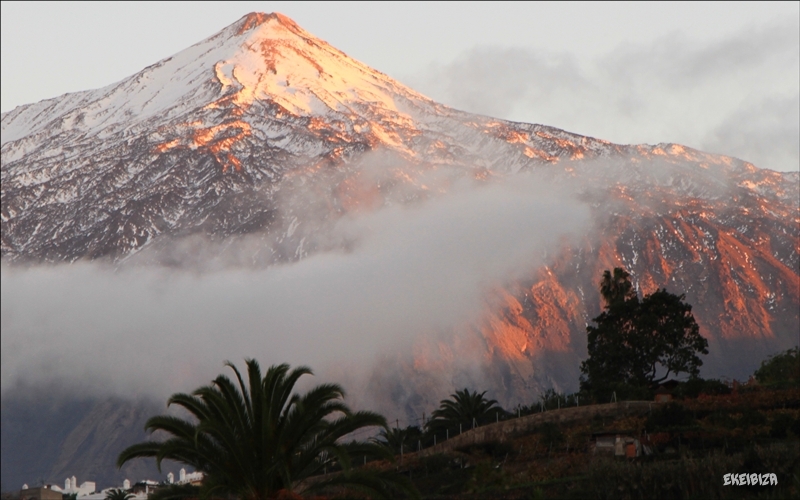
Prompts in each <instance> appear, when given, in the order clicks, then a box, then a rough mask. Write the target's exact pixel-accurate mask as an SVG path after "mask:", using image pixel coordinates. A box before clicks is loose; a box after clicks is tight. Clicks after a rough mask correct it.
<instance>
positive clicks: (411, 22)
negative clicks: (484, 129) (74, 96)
mask: <svg viewBox="0 0 800 500" xmlns="http://www.w3.org/2000/svg"><path fill="white" fill-rule="evenodd" d="M253 11H262V12H274V11H277V12H281V13H283V14H286V15H288V16H289V17H291V18H292V19H294V20H295V21H296V22H297V23H298V24H299V25H300V26H302V27H303V28H304V29H306V30H307V31H309V32H311V33H312V34H314V35H316V36H318V37H319V38H322V39H323V40H326V41H327V42H329V43H330V44H332V45H333V46H335V47H337V48H339V49H341V50H343V51H344V52H346V53H347V54H348V55H350V56H351V57H354V58H356V59H359V60H361V61H363V62H365V63H367V64H369V65H370V66H372V67H374V68H375V69H378V70H380V71H382V72H384V73H387V74H388V75H390V76H392V77H394V78H397V79H398V80H400V81H401V82H403V83H406V84H408V85H410V86H411V87H413V88H415V89H416V90H418V91H420V92H422V93H424V94H427V95H428V96H430V97H431V98H433V99H436V100H438V101H440V102H443V103H445V104H449V105H451V106H454V107H457V108H460V109H464V110H466V111H472V112H477V113H483V114H488V115H492V116H496V117H499V118H506V119H511V120H516V121H524V122H531V123H544V124H547V125H552V126H556V127H560V128H563V129H566V130H569V131H571V132H576V133H581V134H585V135H589V136H593V137H599V138H602V139H606V140H610V141H613V142H617V143H650V144H655V143H659V142H678V143H682V144H685V145H688V146H691V147H695V148H698V149H703V150H706V151H710V152H714V153H722V154H728V155H732V156H737V157H739V158H742V159H744V160H747V161H751V162H753V163H755V164H756V165H758V166H760V167H764V168H772V169H775V170H784V171H789V170H798V169H799V168H800V166H799V165H800V160H799V159H798V157H799V153H798V150H800V125H798V124H799V123H800V99H799V97H798V96H799V95H800V76H798V75H800V21H799V20H800V3H798V2H783V3H780V2H775V3H764V2H762V3H719V2H712V3H700V2H693V3H652V2H651V3H639V4H629V3H522V2H514V3H501V2H494V3H491V4H490V3H428V2H425V3H405V2H404V3H361V2H358V3H332V2H326V3H295V2H224V3H202V2H197V3H184V2H180V3H168V2H158V3H96V2H90V3H66V2H59V3H33V2H19V3H13V2H2V16H1V17H0V20H1V21H2V30H1V31H0V34H1V35H2V58H1V61H2V86H0V89H2V103H1V104H2V110H3V111H8V110H10V109H13V108H14V107H15V106H18V105H21V104H26V103H30V102H36V101H39V100H41V99H46V98H51V97H55V96H58V95H61V94H64V93H66V92H74V91H79V90H86V89H91V88H97V87H101V86H104V85H108V84H110V83H113V82H115V81H118V80H121V79H123V78H125V77H127V76H129V75H131V74H134V73H136V72H138V71H140V70H141V69H143V68H144V67H145V66H148V65H150V64H153V63H155V62H157V61H158V60H160V59H163V58H165V57H168V56H170V55H172V54H174V53H176V52H178V51H180V50H182V49H184V48H186V47H188V46H190V45H192V44H194V43H196V42H198V41H200V40H202V39H203V38H206V37H208V36H210V35H212V34H214V33H215V32H217V31H219V30H221V29H222V28H224V27H225V26H227V25H229V24H231V23H233V22H235V21H236V20H237V19H239V18H240V17H242V16H243V15H245V14H247V13H248V12H253Z"/></svg>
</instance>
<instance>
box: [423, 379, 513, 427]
mask: <svg viewBox="0 0 800 500" xmlns="http://www.w3.org/2000/svg"><path fill="white" fill-rule="evenodd" d="M485 394H486V391H483V392H481V393H478V391H475V392H470V391H469V389H467V388H464V390H463V391H456V392H455V394H451V395H450V397H451V398H452V399H444V400H442V401H441V402H440V404H439V408H438V409H437V410H434V411H433V413H432V414H431V417H432V419H431V420H430V421H429V422H428V423H427V426H428V429H429V430H431V431H434V432H435V431H437V430H444V429H456V428H458V427H459V424H461V427H462V429H463V430H466V429H471V428H472V425H473V423H474V422H477V423H479V424H480V423H484V422H486V421H489V420H494V418H492V417H494V416H495V413H500V412H503V410H502V408H500V407H499V406H497V401H495V400H494V399H486V397H484V395H485Z"/></svg>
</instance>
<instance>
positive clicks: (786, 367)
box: [755, 347, 800, 389]
mask: <svg viewBox="0 0 800 500" xmlns="http://www.w3.org/2000/svg"><path fill="white" fill-rule="evenodd" d="M755 377H756V380H758V382H759V383H760V384H762V385H765V386H767V387H774V388H778V389H784V388H787V389H788V388H790V387H797V386H799V385H800V348H798V347H793V348H792V349H788V350H786V351H784V352H781V353H779V354H776V355H774V356H770V357H769V359H766V360H764V361H762V362H761V367H760V368H759V369H758V370H756V372H755Z"/></svg>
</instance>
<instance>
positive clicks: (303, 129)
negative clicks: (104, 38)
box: [0, 13, 800, 486]
mask: <svg viewBox="0 0 800 500" xmlns="http://www.w3.org/2000/svg"><path fill="white" fill-rule="evenodd" d="M1 151H2V174H0V180H1V181H2V187H1V188H0V189H1V194H2V207H1V208H2V210H1V216H2V238H1V239H0V250H1V251H2V256H3V260H4V261H5V262H10V263H37V262H49V263H63V262H74V261H77V260H87V259H105V260H112V261H116V262H123V261H131V260H132V261H138V262H141V263H144V264H147V265H170V266H172V265H187V262H190V263H191V261H192V259H197V260H204V259H207V260H214V259H216V260H218V261H221V262H225V265H236V266H242V265H244V266H267V265H271V264H274V263H279V262H285V261H288V260H296V259H302V258H304V257H305V256H308V255H310V254H313V253H314V252H319V251H322V250H325V249H326V245H330V244H331V243H330V242H329V241H328V240H326V239H325V238H320V237H319V235H320V234H324V233H325V232H326V230H327V229H328V228H329V227H331V225H332V224H334V223H335V222H336V221H337V220H339V219H340V218H341V217H342V216H343V215H345V214H349V213H355V212H363V211H366V212H368V211H374V210H378V209H380V208H382V207H386V206H391V205H398V204H413V203H416V202H417V201H419V200H424V199H428V198H432V197H438V196H446V194H447V192H448V190H449V189H450V187H451V186H452V185H453V184H454V183H455V182H457V181H458V180H459V179H473V180H476V181H477V182H486V183H491V182H493V181H494V180H496V179H507V178H510V177H513V176H522V175H528V176H538V177H539V178H541V179H542V181H543V182H544V181H546V182H548V183H551V184H553V185H557V186H562V187H564V189H565V190H567V191H569V192H571V193H573V194H574V195H575V196H576V198H577V200H580V202H582V203H585V204H588V205H589V206H590V207H591V211H592V218H593V222H594V224H593V229H592V231H591V233H589V234H586V235H585V237H584V238H583V239H582V241H580V242H579V243H577V244H570V245H564V246H563V247H562V248H561V250H560V252H559V253H558V255H556V256H555V257H554V258H553V259H552V263H551V264H550V265H548V266H547V267H546V268H542V269H539V270H538V271H537V272H535V273H534V274H533V275H531V276H530V277H529V278H528V279H524V280H520V281H517V282H513V283H505V284H501V285H500V286H498V288H497V289H496V290H495V292H494V294H493V296H492V297H488V298H487V302H486V308H485V311H484V314H483V316H482V319H481V320H480V321H478V322H477V323H473V324H465V325H462V327H460V329H459V332H458V333H459V336H458V338H459V339H460V340H459V341H458V342H448V341H446V340H441V339H438V340H434V339H430V340H422V341H421V342H420V344H419V345H417V346H416V347H415V348H414V352H413V353H410V354H409V355H408V356H397V357H395V358H392V359H391V360H388V361H387V362H386V363H383V364H382V367H381V370H380V371H378V372H377V373H376V376H375V377H374V379H373V381H372V385H371V387H370V388H369V390H370V391H371V392H373V393H374V394H376V395H380V396H381V397H383V398H384V399H386V400H387V401H386V405H388V406H391V405H395V407H399V408H400V409H401V410H402V411H403V412H405V414H406V415H408V417H409V418H412V417H414V416H416V415H418V414H419V413H420V412H421V411H429V410H430V409H431V408H433V407H435V406H436V405H437V403H438V398H439V397H441V390H442V387H443V386H442V383H443V382H444V384H445V386H447V385H448V384H449V385H451V386H452V385H458V384H459V383H461V381H462V380H464V379H463V378H458V377H453V376H452V373H453V372H454V370H456V368H455V366H456V364H457V363H456V361H457V360H458V359H460V358H463V357H465V356H471V357H477V358H478V359H479V360H480V362H481V366H482V368H481V369H482V373H483V375H485V377H482V378H481V380H482V382H483V383H485V384H486V386H484V387H483V388H485V389H491V390H492V391H493V393H494V397H496V398H498V399H500V400H501V402H502V403H503V404H515V403H517V402H520V401H521V400H529V399H532V398H533V397H535V394H536V393H538V391H540V390H542V389H543V388H547V387H551V386H555V387H557V388H561V389H570V388H574V385H575V384H576V381H577V374H578V372H577V367H578V364H579V362H580V360H581V359H582V358H583V356H585V349H586V347H585V338H586V337H585V326H586V323H587V321H589V319H590V318H592V317H594V316H595V315H596V314H597V313H598V312H599V310H600V299H599V296H598V293H597V290H596V289H597V280H598V279H599V276H600V275H601V273H602V271H603V270H604V269H609V268H611V267H614V266H624V267H626V268H627V269H628V270H629V271H631V273H632V274H633V276H634V279H635V283H636V285H637V287H638V288H639V290H640V291H641V292H643V293H647V292H650V291H653V290H655V289H656V288H657V287H667V288H668V289H669V290H670V291H675V292H685V293H686V296H687V301H688V302H689V303H691V304H693V305H694V313H695V316H696V318H697V320H698V323H699V324H700V327H701V333H702V334H703V335H704V336H706V337H707V338H709V342H710V350H711V353H712V355H710V356H709V359H708V360H707V361H706V368H707V369H708V372H707V373H708V374H710V375H717V376H719V375H727V376H730V377H742V376H746V375H747V374H749V373H751V372H752V370H753V369H754V368H755V366H756V365H757V363H758V362H759V361H760V360H761V359H763V358H764V357H765V356H766V355H767V354H770V353H773V352H776V351H778V350H782V349H785V348H787V347H789V346H792V345H795V344H796V343H797V331H798V330H800V312H798V311H799V310H800V269H799V268H800V256H799V255H798V254H799V253H800V240H799V239H798V224H800V211H799V209H798V205H799V204H800V187H799V186H800V179H798V175H797V173H778V172H773V171H770V170H764V169H759V168H757V167H755V166H753V165H751V164H749V163H746V162H743V161H741V160H738V159H735V158H729V157H725V156H719V155H710V154H706V153H702V152H699V151H695V150H691V149H689V148H686V147H683V146H679V145H675V144H659V145H655V146H651V145H637V146H627V145H615V144H611V143H608V142H606V141H603V140H599V139H593V138H590V137H584V136H579V135H576V134H571V133H569V132H565V131H562V130H558V129H555V128H552V127H547V126H544V125H531V124H524V123H514V122H508V121H504V120H498V119H494V118H490V117H485V116H478V115H472V114H469V113H464V112H461V111H458V110H454V109H451V108H448V107H446V106H443V105H440V104H438V103H435V102H433V101H431V100H430V99H428V98H426V97H424V96H422V95H420V94H418V93H416V92H414V91H413V90H411V89H409V88H407V87H405V86H403V85H402V84H400V83H399V82H396V81H394V80H392V79H391V78H389V77H387V76H386V75H383V74H381V73H379V72H377V71H375V70H373V69H372V68H369V67H367V66H365V65H363V64H361V63H359V62H358V61H355V60H354V59H352V58H349V57H348V56H347V55H346V54H344V53H342V52H340V51H338V50H336V49H335V48H333V47H331V46H330V45H328V44H327V43H325V42H324V41H322V40H319V39H317V38H315V37H314V36H312V35H311V34H309V33H307V32H305V31H304V30H302V28H300V27H298V26H297V25H296V24H295V23H294V22H292V21H291V20H290V19H288V18H286V17H284V16H282V15H280V14H255V13H254V14H249V15H247V16H245V17H244V18H242V19H241V20H239V21H238V22H236V23H235V24H233V25H231V26H229V27H227V28H225V29H224V30H222V31H220V32H219V33H217V34H216V35H214V36H212V37H210V38H208V39H206V40H203V41H202V42H200V43H198V44H196V45H194V46H192V47H190V48H188V49H186V50H184V51H182V52H180V53H178V54H175V55H174V56H172V57H170V58H167V59H164V60H162V61H160V62H158V63H156V64H154V65H152V66H149V67H147V68H145V69H144V70H142V71H141V72H139V73H137V74H135V75H133V76H131V77H129V78H126V79H125V80H123V81H121V82H118V83H115V84H112V85H109V86H107V87H104V88H101V89H96V90H89V91H84V92H78V93H74V94H66V95H64V96H61V97H57V98H54V99H49V100H46V101H42V102H39V103H34V104H30V105H26V106H20V107H18V108H16V109H14V110H12V111H10V112H7V113H3V115H2V150H1ZM245 241H246V242H252V241H257V242H258V244H257V249H256V251H252V246H249V245H248V246H247V248H248V251H247V252H244V251H240V248H242V246H241V245H237V243H238V242H245ZM197 242H201V243H202V250H200V251H197ZM187 245H188V246H190V247H191V248H193V251H192V252H191V253H188V252H186V248H187ZM465 332H466V335H464V333H465ZM398 374H402V375H403V376H402V377H400V376H398ZM5 405H6V402H5V401H4V408H5ZM4 411H5V410H4ZM111 414H113V411H111V412H110V413H109V415H111ZM109 418H110V417H109ZM134 420H135V419H134ZM7 422H8V420H7V419H6V418H5V417H4V418H3V433H4V438H3V443H4V444H3V463H4V464H6V463H8V462H7V457H8V456H9V455H8V454H11V453H18V452H20V453H34V452H33V451H31V450H32V449H30V448H24V447H23V448H24V449H23V448H15V449H14V450H11V448H10V445H9V446H7V445H6V442H7V441H6V432H11V431H7ZM87 425H88V424H87ZM103 425H105V424H103V423H101V422H100V421H98V422H96V426H95V427H94V428H95V429H102V428H103ZM120 425H123V424H120ZM137 425H138V424H137ZM74 429H77V427H75V428H74ZM14 432H22V433H24V432H29V431H28V430H24V429H18V430H15V431H14ZM65 432H66V431H65ZM70 432H72V430H71V431H70ZM76 432H77V431H76ZM62 434H63V433H62ZM59 436H61V434H59ZM54 439H55V438H54ZM56 440H57V441H58V442H60V443H61V445H60V446H61V448H59V450H60V451H58V454H59V456H65V457H66V456H72V455H70V453H74V450H72V451H70V450H71V449H67V448H69V447H70V446H72V447H73V448H74V446H73V444H74V443H76V442H77V441H75V440H73V439H71V438H70V439H67V438H66V437H65V436H61V437H59V438H57V439H56ZM20 442H24V440H22V441H20ZM70 443H72V444H70ZM15 446H16V445H15ZM20 446H22V445H21V444H20ZM75 446H77V445H75ZM25 450H27V451H25ZM98 453H99V452H98ZM59 463H60V462H59ZM50 467H51V469H50V471H49V472H48V473H47V474H51V473H52V474H57V473H61V472H62V469H63V467H61V466H57V464H56V463H55V462H53V463H52V464H51V465H50ZM56 469H57V470H56ZM9 470H10V469H9V468H8V467H7V466H6V465H4V466H3V484H4V486H5V484H6V482H7V481H13V482H19V478H18V477H17V475H11V473H10V472H9V473H8V474H7V471H9ZM63 470H66V469H63ZM82 470H83V469H82ZM73 473H75V474H77V475H79V476H80V475H83V476H82V477H85V472H80V473H78V472H73ZM54 479H59V478H58V477H55V478H54Z"/></svg>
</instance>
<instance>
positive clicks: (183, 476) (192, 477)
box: [178, 469, 203, 484]
mask: <svg viewBox="0 0 800 500" xmlns="http://www.w3.org/2000/svg"><path fill="white" fill-rule="evenodd" d="M178 474H179V476H178V477H180V479H179V480H178V484H187V483H188V484H199V483H201V482H202V481H203V473H202V472H189V473H188V474H187V473H186V469H181V470H180V472H179V473H178Z"/></svg>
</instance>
